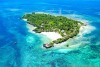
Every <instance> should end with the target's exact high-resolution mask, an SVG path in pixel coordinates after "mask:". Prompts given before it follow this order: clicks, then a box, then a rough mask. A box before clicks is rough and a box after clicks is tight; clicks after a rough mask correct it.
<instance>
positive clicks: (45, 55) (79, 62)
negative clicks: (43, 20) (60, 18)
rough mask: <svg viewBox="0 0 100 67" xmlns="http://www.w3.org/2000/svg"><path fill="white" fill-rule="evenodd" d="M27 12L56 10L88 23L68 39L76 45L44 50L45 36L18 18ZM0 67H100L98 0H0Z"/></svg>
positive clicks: (53, 11)
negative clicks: (74, 37) (71, 38)
mask: <svg viewBox="0 0 100 67" xmlns="http://www.w3.org/2000/svg"><path fill="white" fill-rule="evenodd" d="M31 12H46V13H50V14H56V15H59V14H60V15H64V16H67V17H69V18H73V19H76V20H83V21H86V22H87V23H88V24H89V25H90V26H91V27H89V28H88V29H86V30H85V29H84V30H85V32H84V33H82V34H81V36H77V37H76V39H73V40H69V41H68V43H69V44H72V45H81V46H80V47H78V48H76V49H75V48H68V49H65V48H51V49H47V50H46V49H43V47H42V44H43V43H46V42H48V41H49V39H48V38H47V37H45V36H43V35H40V34H35V33H31V32H30V31H29V29H28V28H27V23H26V22H25V21H23V20H22V19H21V17H22V16H23V15H24V14H26V13H31ZM0 67H100V1H99V0H72V1H71V0H49V1H48V0H0Z"/></svg>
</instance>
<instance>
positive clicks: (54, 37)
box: [23, 19, 95, 48]
mask: <svg viewBox="0 0 100 67" xmlns="http://www.w3.org/2000/svg"><path fill="white" fill-rule="evenodd" d="M23 20H24V21H27V19H23ZM79 21H81V22H83V23H84V24H86V26H81V27H80V30H79V34H78V35H79V36H82V35H84V34H88V33H91V31H92V30H94V29H95V28H94V27H93V26H91V25H89V24H88V23H87V22H88V21H86V20H79ZM27 28H28V29H29V31H30V32H31V33H35V32H34V31H33V30H34V29H35V28H36V27H34V26H33V25H30V24H27ZM40 34H42V35H45V36H47V37H48V38H49V39H51V41H53V40H57V39H59V38H62V36H61V35H60V34H59V33H57V32H41V33H40ZM76 37H77V36H76ZM66 44H67V43H66V42H63V43H61V44H59V45H58V44H54V46H55V47H56V48H57V47H58V48H60V47H64V46H65V45H66ZM79 46H80V45H70V46H69V48H77V47H79ZM67 48H68V47H67Z"/></svg>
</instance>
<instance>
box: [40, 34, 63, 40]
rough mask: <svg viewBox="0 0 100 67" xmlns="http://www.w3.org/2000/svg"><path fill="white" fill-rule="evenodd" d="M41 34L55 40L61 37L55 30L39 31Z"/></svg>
mask: <svg viewBox="0 0 100 67" xmlns="http://www.w3.org/2000/svg"><path fill="white" fill-rule="evenodd" d="M41 34H43V35H46V36H47V37H48V38H50V39H51V40H57V39H59V38H62V36H61V35H60V34H59V33H57V32H41Z"/></svg>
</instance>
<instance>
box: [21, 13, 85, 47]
mask: <svg viewBox="0 0 100 67" xmlns="http://www.w3.org/2000/svg"><path fill="white" fill-rule="evenodd" d="M22 18H23V19H26V21H27V23H29V24H31V25H33V26H34V27H35V29H34V30H33V31H35V32H36V33H42V32H56V33H58V34H60V35H61V37H60V38H58V39H56V40H53V41H52V42H50V43H46V44H43V47H45V48H51V47H54V44H59V43H62V42H65V41H67V40H68V39H69V38H73V37H74V36H76V35H77V34H78V33H79V29H80V27H81V26H83V25H84V23H82V22H80V21H77V20H73V19H69V18H67V17H64V16H54V15H50V14H44V13H34V12H33V13H31V14H25V15H24V16H23V17H22Z"/></svg>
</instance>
